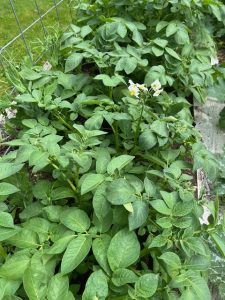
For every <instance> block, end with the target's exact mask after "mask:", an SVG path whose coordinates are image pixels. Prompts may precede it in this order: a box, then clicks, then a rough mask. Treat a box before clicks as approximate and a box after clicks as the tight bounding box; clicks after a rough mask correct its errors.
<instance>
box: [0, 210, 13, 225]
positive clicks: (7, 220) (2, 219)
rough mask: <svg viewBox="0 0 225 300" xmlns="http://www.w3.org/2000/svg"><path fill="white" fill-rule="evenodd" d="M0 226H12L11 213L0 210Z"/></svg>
mask: <svg viewBox="0 0 225 300" xmlns="http://www.w3.org/2000/svg"><path fill="white" fill-rule="evenodd" d="M0 226H2V227H7V228H14V222H13V217H12V215H11V214H9V213H7V212H0Z"/></svg>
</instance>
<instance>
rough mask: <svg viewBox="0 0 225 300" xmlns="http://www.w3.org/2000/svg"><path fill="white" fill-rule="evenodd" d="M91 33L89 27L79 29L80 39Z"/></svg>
mask: <svg viewBox="0 0 225 300" xmlns="http://www.w3.org/2000/svg"><path fill="white" fill-rule="evenodd" d="M91 32H92V29H91V27H90V26H89V25H86V26H83V27H81V31H80V35H81V36H82V38H84V37H86V36H87V35H88V34H89V33H91Z"/></svg>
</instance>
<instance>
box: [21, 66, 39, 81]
mask: <svg viewBox="0 0 225 300" xmlns="http://www.w3.org/2000/svg"><path fill="white" fill-rule="evenodd" d="M20 75H21V77H22V78H23V79H26V80H36V79H39V78H41V77H42V75H41V74H40V73H38V72H35V71H34V70H31V69H29V68H27V67H23V69H22V70H21V71H20Z"/></svg>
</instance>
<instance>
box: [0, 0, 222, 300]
mask: <svg viewBox="0 0 225 300" xmlns="http://www.w3.org/2000/svg"><path fill="white" fill-rule="evenodd" d="M199 2H200V1H188V0H185V1H146V2H145V1H135V3H133V2H132V1H124V2H121V1H118V2H117V1H110V2H107V3H106V2H104V3H102V2H101V1H95V3H94V4H93V5H92V4H91V3H86V2H82V3H79V9H80V11H78V12H77V17H78V21H79V22H78V23H77V24H76V25H71V27H70V29H69V31H68V32H66V33H65V34H63V36H62V38H61V41H60V48H59V49H58V56H57V57H58V64H57V65H54V66H53V68H52V69H50V70H49V69H48V70H46V69H43V67H42V66H32V64H31V63H29V61H27V60H26V61H25V62H24V64H23V66H22V67H21V70H20V71H19V72H17V70H16V69H13V70H12V69H11V71H10V72H8V77H9V78H10V79H11V81H12V83H13V84H14V86H15V87H16V88H17V91H18V92H19V93H20V94H19V95H17V97H16V99H14V101H15V102H13V104H12V105H11V107H12V108H15V109H17V114H16V116H15V117H14V118H12V119H9V120H7V122H6V124H5V128H6V130H8V132H9V133H10V136H11V137H12V139H11V140H9V141H8V140H7V139H6V140H3V141H2V145H3V146H5V147H9V146H10V147H11V148H10V149H11V151H10V152H9V153H7V151H6V152H5V155H3V156H2V157H1V159H0V180H1V182H0V200H1V202H0V241H1V246H0V255H1V258H0V264H1V266H0V299H3V300H9V299H15V300H16V299H17V300H19V299H24V300H25V299H30V300H44V299H47V300H51V299H54V300H55V299H59V300H61V299H65V300H72V299H83V300H104V299H108V300H113V299H115V300H116V299H117V300H128V299H136V300H142V299H169V300H170V299H171V300H173V299H180V300H189V299H199V300H202V299H205V300H207V299H211V296H210V292H209V288H208V284H207V280H208V278H207V276H208V270H209V268H210V263H211V254H210V253H211V251H210V247H209V246H208V244H207V239H208V238H210V239H211V241H213V244H214V246H215V247H216V251H219V252H218V253H220V255H223V256H225V242H224V240H223V239H222V238H221V235H220V232H222V231H223V230H224V225H225V224H224V222H223V221H222V222H221V224H218V218H219V204H218V201H215V202H212V203H211V205H210V211H211V216H210V218H209V220H208V221H207V220H206V221H204V224H202V223H203V222H202V221H201V219H200V218H201V217H202V214H203V212H204V206H203V204H204V199H198V200H197V199H196V197H197V196H196V188H195V182H194V176H193V175H194V172H195V171H196V170H197V169H198V168H203V169H204V171H205V172H206V173H207V175H208V177H209V178H210V179H211V180H212V181H213V180H215V178H216V176H217V172H218V163H217V160H216V159H215V158H214V157H213V155H212V154H211V153H209V152H208V151H207V150H206V148H205V147H204V145H203V144H202V143H201V141H200V135H199V133H198V132H197V131H196V130H195V128H194V127H193V125H192V116H191V113H190V111H189V108H190V103H189V102H188V101H187V99H186V98H185V97H189V96H192V95H194V96H195V97H196V98H197V99H198V100H199V101H203V100H204V93H205V90H206V89H207V87H208V86H209V85H212V84H213V75H214V73H215V72H216V71H215V69H214V67H212V66H211V58H212V57H214V56H215V48H214V47H215V45H214V43H213V41H212V39H211V36H210V33H209V32H208V31H207V30H206V29H205V27H204V26H203V25H204V24H205V19H204V18H203V14H204V13H206V11H208V10H210V9H211V10H212V16H213V14H214V15H215V12H214V10H213V9H212V8H214V9H216V8H217V5H216V4H214V3H215V1H205V4H204V5H203V4H201V3H199ZM201 2H202V1H201ZM208 2H210V3H208ZM131 4H132V5H131ZM168 11H169V12H170V13H168ZM137 12H138V13H137ZM98 16H100V17H98ZM212 18H213V17H212ZM184 21H185V23H184ZM200 29H201V30H200ZM200 33H201V34H202V35H203V36H202V37H201V36H199V35H200ZM206 38H207V41H208V43H209V42H210V44H206V45H204V42H205V41H206ZM209 45H210V47H209ZM130 79H132V80H133V81H134V82H135V83H133V82H132V81H129V80H130ZM128 82H129V84H128ZM136 82H138V83H139V84H136ZM143 83H145V85H142V84H143ZM161 84H162V86H161ZM157 85H158V86H157ZM156 86H157V87H156ZM147 87H148V89H147Z"/></svg>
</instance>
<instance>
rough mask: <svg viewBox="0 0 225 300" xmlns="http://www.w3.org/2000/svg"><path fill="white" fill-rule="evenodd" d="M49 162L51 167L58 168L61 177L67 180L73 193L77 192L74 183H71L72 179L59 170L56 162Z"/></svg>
mask: <svg viewBox="0 0 225 300" xmlns="http://www.w3.org/2000/svg"><path fill="white" fill-rule="evenodd" d="M50 163H51V165H52V166H53V168H55V169H56V170H58V171H60V172H61V174H62V176H63V178H64V179H65V180H66V181H67V182H68V184H69V185H70V187H71V189H72V190H73V191H74V193H75V194H77V189H76V187H75V185H74V184H73V183H72V181H71V180H70V179H69V178H68V177H67V176H66V174H65V173H64V172H63V171H61V170H60V169H59V167H58V166H57V165H56V164H54V163H52V162H50Z"/></svg>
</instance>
